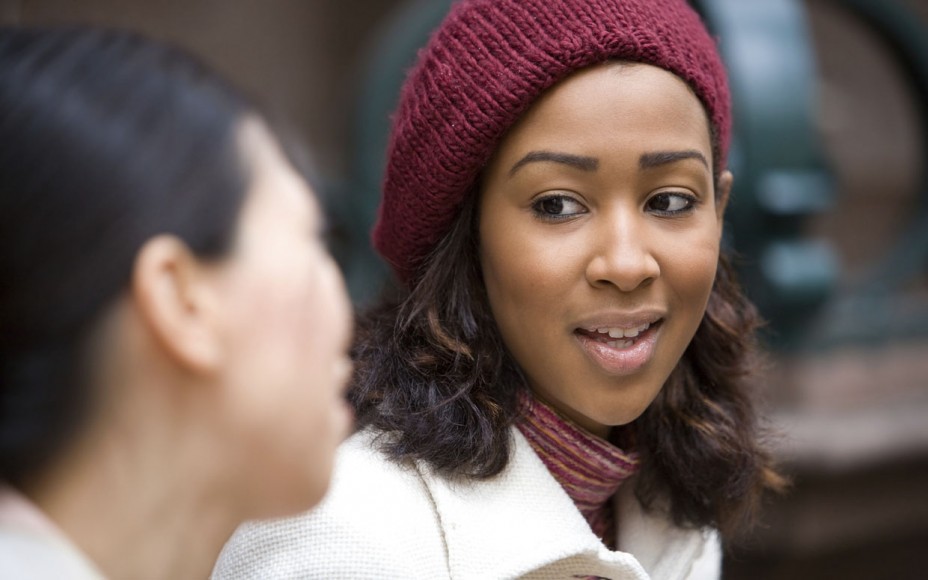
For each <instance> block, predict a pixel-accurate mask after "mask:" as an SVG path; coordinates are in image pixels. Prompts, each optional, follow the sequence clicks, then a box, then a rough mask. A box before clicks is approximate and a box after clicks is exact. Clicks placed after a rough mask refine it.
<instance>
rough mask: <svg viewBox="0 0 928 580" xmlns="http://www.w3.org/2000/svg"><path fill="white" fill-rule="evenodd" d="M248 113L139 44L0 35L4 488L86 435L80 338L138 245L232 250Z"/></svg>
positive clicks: (220, 89)
mask: <svg viewBox="0 0 928 580" xmlns="http://www.w3.org/2000/svg"><path fill="white" fill-rule="evenodd" d="M255 113H256V109H255V108H254V106H253V105H252V104H250V103H249V102H247V101H246V99H245V98H244V97H243V96H241V95H240V94H239V93H238V92H236V91H235V90H233V89H231V88H230V87H229V86H227V85H226V84H224V82H223V81H221V80H220V79H218V78H217V77H216V76H214V75H212V74H211V73H209V72H208V71H207V70H206V68H205V67H204V66H202V65H201V64H200V63H199V62H198V61H197V60H196V59H194V58H193V57H191V56H190V55H188V54H186V53H184V52H183V51H180V50H178V49H176V48H172V47H168V46H165V45H162V44H156V43H152V42H148V41H147V40H146V39H144V38H142V37H140V36H138V35H135V34H132V33H128V32H121V31H113V30H103V29H90V28H60V29H27V28H0V481H5V482H7V483H9V484H12V485H14V486H22V483H23V482H24V481H26V480H27V479H28V478H31V477H34V476H35V475H36V474H38V473H40V472H41V471H42V469H43V468H44V467H46V466H47V465H48V464H49V463H50V460H51V459H53V458H54V457H55V456H56V454H58V453H59V452H60V451H61V450H62V449H63V448H64V446H66V445H67V443H68V441H69V439H71V438H72V437H73V435H74V434H75V433H76V430H77V429H78V428H79V426H80V425H82V424H83V421H84V420H85V419H86V417H87V413H88V410H89V409H90V408H92V404H91V403H92V400H91V399H92V393H91V392H90V391H91V389H90V386H89V385H87V384H86V381H85V380H84V379H83V378H82V375H83V371H82V368H81V367H82V361H83V360H84V358H85V356H84V354H85V351H86V349H87V346H88V343H89V338H88V337H90V336H91V335H92V331H93V328H94V326H95V322H96V321H98V320H100V318H101V316H102V314H103V313H104V312H105V311H106V310H107V307H108V306H109V305H110V304H112V303H113V302H114V301H115V299H116V298H117V297H118V296H119V295H120V294H121V293H122V292H123V291H124V290H125V289H126V288H127V286H128V283H129V280H130V276H131V272H132V267H133V262H134V259H135V256H136V254H137V252H138V250H139V249H140V248H141V246H142V245H143V243H144V242H145V241H146V240H147V239H148V238H151V237H152V236H155V235H158V234H162V233H166V234H173V235H175V236H177V237H178V238H179V239H181V240H183V242H184V243H185V244H186V245H187V246H188V247H189V249H190V250H191V251H192V252H193V253H194V254H195V255H197V256H199V257H201V258H203V259H213V258H218V257H220V256H222V255H223V253H224V252H226V251H227V250H228V249H229V248H230V245H231V242H232V240H233V237H234V233H235V229H236V224H237V222H238V216H239V213H240V209H241V206H242V203H243V199H244V197H245V193H246V190H247V188H248V185H249V175H248V168H247V164H246V163H245V162H244V160H243V159H242V158H241V155H240V149H239V145H238V142H237V128H238V127H239V126H240V124H241V121H242V120H243V119H244V118H245V117H246V116H248V115H254V114H255Z"/></svg>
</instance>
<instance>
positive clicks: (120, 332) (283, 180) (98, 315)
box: [0, 29, 351, 578]
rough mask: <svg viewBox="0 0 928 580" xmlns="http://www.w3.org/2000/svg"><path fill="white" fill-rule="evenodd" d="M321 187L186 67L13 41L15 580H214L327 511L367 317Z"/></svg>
mask: <svg viewBox="0 0 928 580" xmlns="http://www.w3.org/2000/svg"><path fill="white" fill-rule="evenodd" d="M300 167H301V163H300V162H299V155H297V152H296V151H294V150H291V149H290V148H287V147H285V146H284V145H283V143H282V141H281V139H280V138H279V137H278V136H277V135H275V133H274V132H273V130H271V129H270V128H269V125H268V123H267V122H266V121H265V119H264V118H263V117H262V116H261V115H260V114H259V113H258V112H257V111H256V109H255V108H254V107H253V106H252V105H251V104H249V103H248V102H247V101H246V100H245V99H244V98H243V97H241V96H240V95H239V94H238V93H237V92H236V91H235V90H233V89H231V88H230V87H228V86H227V85H225V84H224V83H223V82H222V81H221V80H219V79H217V78H216V77H215V76H213V75H212V74H211V73H210V72H209V71H207V70H205V69H204V68H203V67H202V66H201V65H200V64H198V63H197V62H195V61H193V60H192V59H191V58H190V57H188V56H186V55H185V54H182V53H180V52H179V51H177V50H175V49H172V48H169V47H165V46H162V45H159V44H155V43H152V42H149V41H147V40H144V39H141V38H138V37H136V36H134V35H130V34H128V33H121V32H114V31H103V30H92V29H62V30H29V29H0V577H3V578H38V577H43V578H44V577H54V578H92V577H99V576H107V577H113V578H157V577H163V578H193V577H197V576H200V577H205V576H206V575H207V574H208V572H209V570H210V567H211V566H212V563H213V561H214V559H215V557H216V555H217V554H218V552H219V549H220V547H221V546H222V544H223V542H224V541H225V540H226V539H227V538H228V536H229V535H230V534H231V533H232V531H233V529H234V528H235V527H236V526H237V525H238V524H239V523H240V522H241V521H243V520H245V519H249V518H259V517H272V516H279V515H285V514H290V513H295V512H297V511H300V510H304V509H307V508H309V507H311V506H313V505H315V504H316V503H317V502H318V501H319V500H320V499H321V498H322V496H323V494H324V493H325V490H326V488H327V487H328V483H329V477H330V474H331V469H332V460H333V454H334V450H335V448H336V446H337V445H338V443H339V442H340V441H341V440H342V438H343V437H344V436H345V435H346V434H347V432H348V430H349V426H350V422H351V419H350V417H351V416H350V412H349V411H348V408H347V407H346V405H345V403H344V402H343V396H342V395H343V388H344V384H345V382H346V380H347V378H348V376H349V374H350V363H349V361H348V358H347V356H346V351H347V347H348V343H349V340H350V326H351V316H350V309H349V303H348V301H347V298H346V295H345V292H344V287H343V282H342V279H341V275H340V273H339V272H338V269H337V267H336V266H335V264H334V263H333V261H332V259H331V258H330V256H329V254H328V253H327V251H326V248H325V246H324V244H323V242H322V239H321V236H320V232H321V230H322V224H323V219H322V217H321V211H320V208H319V206H318V204H317V202H316V200H315V198H314V195H313V192H312V190H311V187H310V186H309V185H308V183H307V180H306V178H305V174H304V173H303V172H302V171H301V169H300Z"/></svg>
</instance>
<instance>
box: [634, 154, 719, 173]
mask: <svg viewBox="0 0 928 580" xmlns="http://www.w3.org/2000/svg"><path fill="white" fill-rule="evenodd" d="M684 159H696V160H697V161H700V162H702V164H703V165H705V166H706V169H708V168H709V161H708V160H707V159H706V156H705V155H703V154H702V153H700V152H699V151H696V150H695V149H688V150H686V151H656V152H654V153H644V154H642V155H641V157H640V158H639V160H638V166H639V167H640V168H641V169H651V168H653V167H660V166H661V165H667V164H669V163H675V162H677V161H682V160H684Z"/></svg>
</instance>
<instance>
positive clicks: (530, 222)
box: [479, 63, 731, 436]
mask: <svg viewBox="0 0 928 580" xmlns="http://www.w3.org/2000/svg"><path fill="white" fill-rule="evenodd" d="M712 162H713V160H712V147H711V143H710V137H709V126H708V121H707V118H706V114H705V112H704V110H703V108H702V106H701V104H700V102H699V100H698V99H697V98H696V96H695V95H694V94H693V93H692V92H691V91H690V89H689V88H688V87H687V85H686V84H684V82H683V81H681V80H680V79H679V78H677V77H676V76H674V75H673V74H671V73H669V72H667V71H664V70H663V69H660V68H656V67H653V66H649V65H641V64H626V63H621V64H616V63H610V64H607V65H602V66H598V67H594V68H591V69H588V70H585V71H581V72H580V73H578V74H575V75H573V76H572V77H570V78H568V79H567V80H566V81H564V82H562V83H560V84H559V85H557V86H555V87H554V88H553V89H551V90H549V91H548V92H547V93H545V95H544V96H543V97H542V98H541V99H539V101H537V102H536V103H535V104H534V105H533V106H532V108H531V109H530V110H529V111H528V112H527V114H526V115H525V116H524V117H523V119H521V120H520V122H519V123H518V124H517V125H516V126H515V127H514V128H513V129H512V131H511V132H510V133H509V134H508V135H507V136H506V138H505V139H504V141H503V142H502V143H501V145H500V147H499V149H498V150H497V152H496V155H495V157H494V159H493V160H492V162H491V164H490V166H489V167H488V170H487V173H486V175H485V180H484V182H483V189H482V191H481V198H480V210H479V229H480V233H479V236H480V260H481V264H482V268H483V275H484V280H485V282H486V288H487V294H488V296H489V302H490V307H491V309H492V311H493V314H494V317H495V319H496V321H497V323H498V325H499V329H500V332H501V333H502V337H503V340H504V342H505V344H506V346H507V348H508V349H509V350H510V352H511V353H512V355H513V356H514V357H515V360H516V361H517V362H518V363H519V365H520V366H521V367H522V369H523V371H524V372H525V374H526V377H527V379H528V383H529V386H530V388H531V389H532V390H533V391H534V392H535V394H536V395H537V396H538V397H539V398H541V399H542V400H544V401H546V402H548V403H549V404H551V405H552V406H554V407H555V408H556V409H558V410H559V411H560V412H561V413H563V414H564V415H566V416H567V417H569V418H570V419H572V420H573V421H574V422H576V423H578V424H579V425H581V426H583V427H585V428H586V429H588V430H589V431H591V432H593V433H596V434H599V435H601V436H604V435H606V434H607V433H608V431H609V428H610V427H611V426H615V425H622V424H626V423H629V422H631V421H633V420H634V419H636V418H637V417H638V416H639V415H641V413H642V412H644V410H645V408H646V407H647V406H648V405H649V404H650V403H651V401H652V400H653V399H654V397H655V396H656V395H657V393H658V392H659V391H660V389H661V387H662V386H663V384H664V382H665V381H666V380H667V378H668V376H669V375H670V373H671V371H672V370H673V368H674V367H675V366H676V364H677V362H678V361H679V360H680V357H681V356H682V355H683V352H684V350H685V349H686V347H687V345H688V344H689V342H690V340H691V339H692V337H693V335H694V334H695V332H696V329H697V327H698V326H699V323H700V321H701V319H702V317H703V314H704V312H705V308H706V303H707V301H708V298H709V294H710V291H711V289H712V284H713V280H714V277H715V271H716V266H717V263H718V256H719V240H720V237H721V233H722V221H721V216H722V211H723V206H724V200H725V199H726V198H727V189H728V186H729V184H730V181H731V176H730V174H728V173H727V172H726V173H725V174H724V175H723V177H722V179H721V182H722V186H721V188H722V189H723V190H724V191H720V194H721V195H720V196H719V199H716V196H715V190H714V187H713V174H712V170H711V167H712Z"/></svg>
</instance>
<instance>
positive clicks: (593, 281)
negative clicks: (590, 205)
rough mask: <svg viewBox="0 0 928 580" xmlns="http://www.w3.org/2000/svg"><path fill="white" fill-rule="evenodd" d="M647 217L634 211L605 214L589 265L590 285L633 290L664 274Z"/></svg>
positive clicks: (590, 255)
mask: <svg viewBox="0 0 928 580" xmlns="http://www.w3.org/2000/svg"><path fill="white" fill-rule="evenodd" d="M645 219H646V218H645V216H641V215H635V212H632V211H622V212H618V211H617V212H613V213H611V214H606V213H604V214H602V217H601V219H600V220H599V222H600V223H599V224H598V226H599V227H597V229H596V232H595V234H594V236H593V237H594V239H593V241H592V244H591V246H592V247H591V252H590V253H589V261H588V263H587V267H586V278H587V281H588V282H589V283H590V285H592V286H594V287H605V286H613V287H615V288H618V289H619V290H621V291H622V292H632V291H634V290H636V289H638V288H640V287H642V286H645V285H647V284H650V283H651V282H652V281H653V280H655V279H656V278H658V277H659V276H660V274H661V269H660V264H659V263H658V261H657V257H656V256H655V254H654V251H653V249H654V248H653V240H652V239H651V236H649V231H648V227H647V224H646V223H645Z"/></svg>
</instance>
